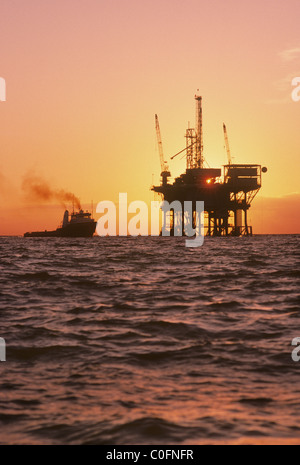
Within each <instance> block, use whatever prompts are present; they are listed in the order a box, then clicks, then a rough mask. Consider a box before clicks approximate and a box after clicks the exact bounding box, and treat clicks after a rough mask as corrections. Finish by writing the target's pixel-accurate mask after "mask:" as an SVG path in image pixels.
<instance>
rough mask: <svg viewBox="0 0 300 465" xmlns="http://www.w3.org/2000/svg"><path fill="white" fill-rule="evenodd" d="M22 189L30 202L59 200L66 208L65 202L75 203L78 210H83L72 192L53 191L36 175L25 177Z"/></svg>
mask: <svg viewBox="0 0 300 465" xmlns="http://www.w3.org/2000/svg"><path fill="white" fill-rule="evenodd" d="M22 189H23V191H24V192H25V194H26V196H27V198H29V199H30V200H40V201H45V202H51V201H52V200H57V201H59V202H60V203H61V204H62V205H64V207H66V205H65V202H74V205H75V206H76V208H77V209H79V210H80V209H81V204H80V200H79V199H78V197H76V196H75V195H74V194H72V192H67V191H65V190H63V189H52V188H51V187H50V186H49V184H48V183H47V182H46V181H45V180H44V179H42V178H41V177H39V176H36V175H34V174H27V175H25V176H24V178H23V182H22Z"/></svg>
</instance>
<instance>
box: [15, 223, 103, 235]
mask: <svg viewBox="0 0 300 465" xmlns="http://www.w3.org/2000/svg"><path fill="white" fill-rule="evenodd" d="M96 224H97V223H96V221H93V222H89V223H78V224H67V225H66V226H64V227H62V228H57V229H55V230H54V231H34V232H26V233H25V234H24V237H92V236H93V234H94V233H95V230H96Z"/></svg>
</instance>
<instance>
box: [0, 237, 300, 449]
mask: <svg viewBox="0 0 300 465" xmlns="http://www.w3.org/2000/svg"><path fill="white" fill-rule="evenodd" d="M298 263H299V237H298V236H256V237H251V238H250V237H249V238H245V237H244V238H234V237H232V238H230V237H229V238H207V239H205V242H204V245H203V247H199V248H197V249H193V250H191V249H188V248H186V247H185V242H184V238H175V237H174V238H151V237H138V238H133V237H128V238H117V237H113V238H99V237H94V238H92V239H89V240H86V239H63V238H57V239H55V238H49V239H34V238H12V237H10V238H0V267H1V274H0V284H1V286H0V302H1V314H0V315H1V316H0V318H1V326H0V337H3V338H4V339H5V341H6V359H7V361H6V362H5V363H1V364H0V368H1V394H0V422H1V433H0V442H1V443H3V444H7V443H31V444H39V443H49V444H60V443H64V444H65V443H69V444H71V443H78V444H203V443H216V444H218V443H269V442H272V443H283V442H286V443H298V442H299V443H300V430H299V426H298V417H299V414H300V407H299V394H300V388H299V382H298V381H299V370H300V362H299V364H297V363H295V362H293V360H292V358H291V351H292V346H291V341H292V339H293V338H294V337H297V336H300V332H299V331H300V330H299V294H298V289H299V274H300V273H299V269H298V268H297V264H298ZM298 438H299V441H298Z"/></svg>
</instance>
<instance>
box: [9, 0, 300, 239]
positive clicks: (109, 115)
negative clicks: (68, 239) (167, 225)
mask: <svg viewBox="0 0 300 465" xmlns="http://www.w3.org/2000/svg"><path fill="white" fill-rule="evenodd" d="M299 18H300V2H299V0H286V1H283V0H263V1H262V0H251V1H248V0H247V1H246V0H227V1H224V0H210V1H208V0H205V1H204V0H188V1H185V0H151V1H150V0H106V1H104V0H85V1H83V0H81V1H79V0H52V1H51V2H44V1H40V0H26V2H24V1H23V0H1V5H0V76H1V77H3V78H4V79H5V81H6V88H7V89H6V91H7V92H6V101H5V102H0V134H1V137H0V198H1V208H0V235H5V234H9V235H10V234H23V233H24V232H25V231H27V230H33V229H51V228H55V227H56V226H57V225H58V223H59V222H60V220H61V218H62V214H63V207H62V206H61V205H60V204H59V202H58V201H57V199H52V200H44V201H42V200H39V201H38V200H37V199H32V198H28V196H26V191H25V189H24V179H28V177H29V176H35V177H37V178H40V179H43V180H45V182H47V183H48V185H49V186H51V189H53V190H61V189H64V190H65V191H67V192H72V193H74V194H75V195H76V196H77V197H79V198H80V200H81V202H82V204H83V205H84V206H86V208H90V205H91V201H93V204H94V207H95V205H96V204H97V203H98V202H100V201H101V200H112V201H117V199H118V195H119V192H128V199H129V201H131V200H145V201H147V202H150V201H151V200H153V199H154V196H153V193H152V192H151V191H150V186H151V184H153V183H158V182H159V173H160V165H159V156H158V149H157V142H156V133H155V120H154V115H155V114H156V113H157V114H158V117H159V123H160V129H161V135H162V143H163V148H164V153H165V157H166V158H167V159H168V161H169V159H170V157H171V156H172V155H174V154H175V153H176V152H178V151H179V150H181V149H182V148H184V146H185V138H184V135H185V129H186V128H187V127H188V123H189V122H190V124H191V126H192V127H193V126H194V121H195V101H194V94H195V93H196V91H197V89H199V94H200V95H202V97H203V132H204V156H205V159H206V160H207V162H208V163H209V165H210V166H211V167H220V166H221V165H223V164H225V163H226V162H227V158H226V152H225V149H224V138H223V130H222V124H223V122H225V124H226V126H227V131H228V137H229V144H230V148H231V152H232V155H233V157H234V162H235V163H257V164H261V165H262V166H267V167H268V172H267V173H266V174H265V175H264V176H263V187H262V189H261V191H260V193H259V194H258V196H257V198H256V199H255V200H254V202H253V206H252V207H251V209H250V212H249V216H250V219H251V220H252V225H253V228H254V232H256V233H272V232H274V233H300V218H299V206H300V189H299V171H300V161H299V159H300V101H298V102H295V101H293V100H292V98H291V93H292V90H293V87H292V85H291V81H292V79H293V78H294V77H296V76H300V23H299ZM169 166H170V170H171V173H172V176H173V177H175V176H178V175H179V174H181V173H182V172H183V171H184V170H185V159H181V158H180V156H179V157H177V158H175V160H174V161H169ZM96 218H97V217H96Z"/></svg>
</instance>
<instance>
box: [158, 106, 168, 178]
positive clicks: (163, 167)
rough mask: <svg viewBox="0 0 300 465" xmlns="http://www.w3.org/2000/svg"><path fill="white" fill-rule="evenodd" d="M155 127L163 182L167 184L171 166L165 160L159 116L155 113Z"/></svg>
mask: <svg viewBox="0 0 300 465" xmlns="http://www.w3.org/2000/svg"><path fill="white" fill-rule="evenodd" d="M155 128H156V136H157V144H158V152H159V160H160V168H161V173H160V175H161V177H162V182H163V184H167V180H168V177H169V176H171V173H170V171H169V166H168V164H167V162H166V161H165V160H164V153H163V148H162V141H161V135H160V128H159V122H158V116H157V115H155Z"/></svg>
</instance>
